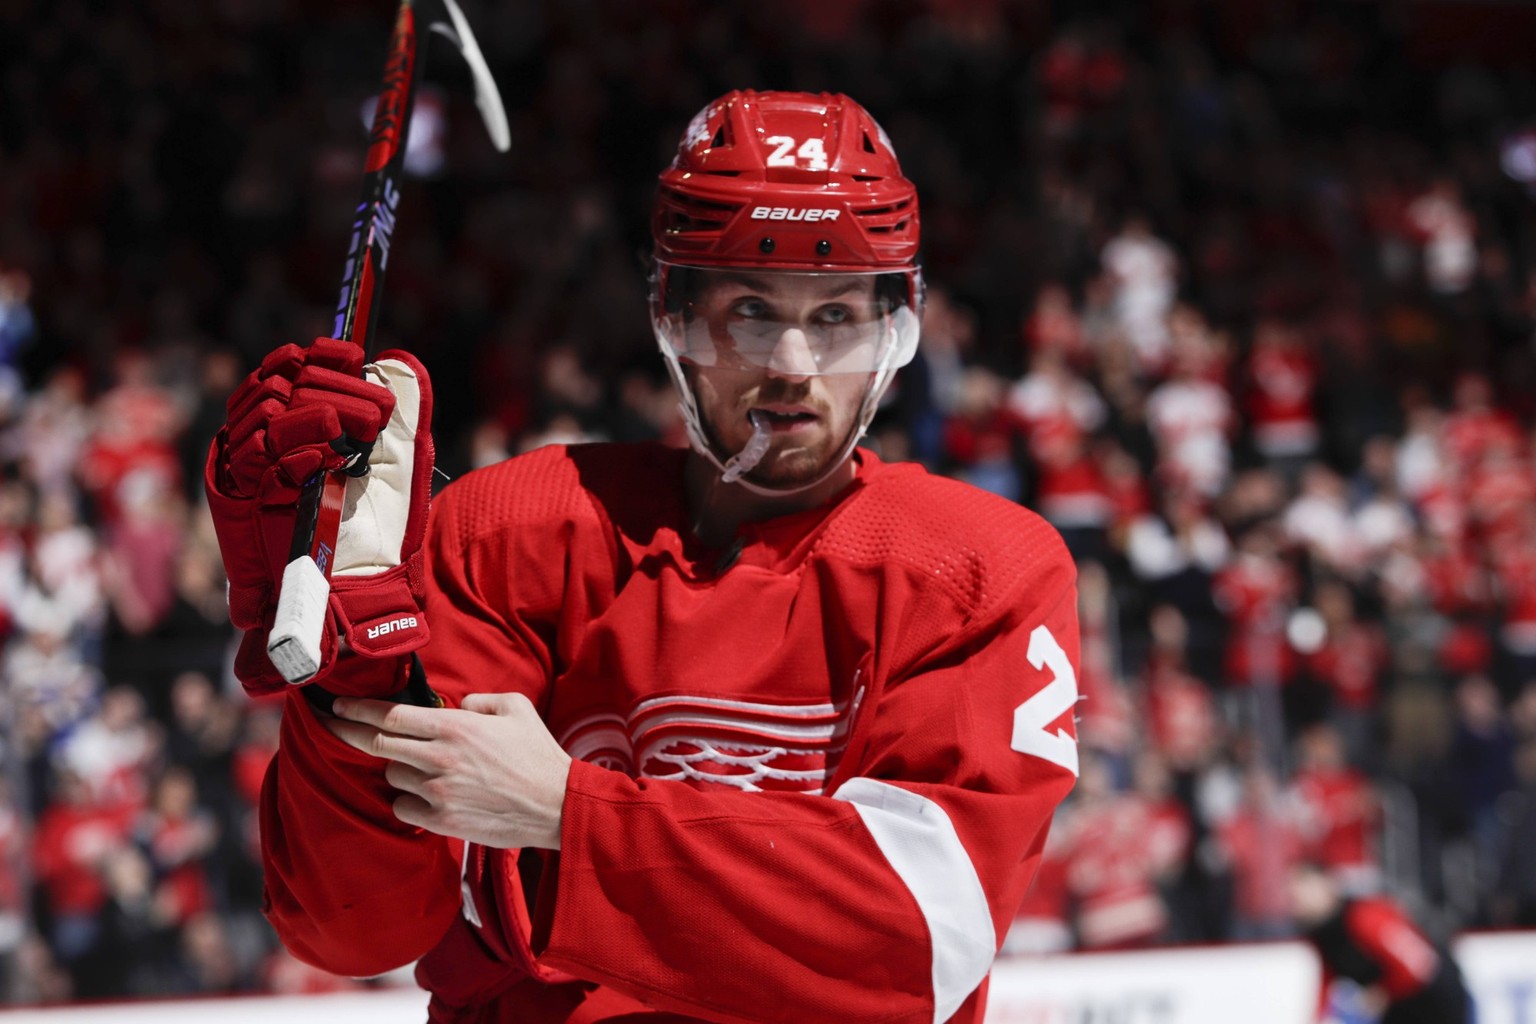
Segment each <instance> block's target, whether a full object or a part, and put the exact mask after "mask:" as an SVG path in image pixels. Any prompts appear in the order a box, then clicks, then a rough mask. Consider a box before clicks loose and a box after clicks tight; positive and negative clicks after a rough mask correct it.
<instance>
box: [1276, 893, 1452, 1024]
mask: <svg viewBox="0 0 1536 1024" xmlns="http://www.w3.org/2000/svg"><path fill="white" fill-rule="evenodd" d="M1290 896H1291V908H1292V913H1293V914H1294V916H1295V918H1296V923H1297V924H1298V925H1299V926H1300V928H1301V930H1302V937H1303V938H1304V939H1306V940H1307V941H1308V942H1310V943H1311V944H1312V947H1313V948H1314V949H1316V950H1317V954H1318V958H1319V959H1320V960H1321V961H1322V966H1323V985H1322V991H1321V993H1320V995H1321V1000H1322V1003H1323V1006H1324V1008H1325V1009H1326V1007H1327V1004H1328V999H1329V990H1330V988H1331V986H1332V983H1333V980H1334V979H1335V978H1348V979H1349V980H1351V981H1353V982H1354V983H1355V984H1357V985H1359V986H1360V987H1361V989H1362V991H1363V996H1364V998H1363V1001H1364V1003H1365V1005H1366V1007H1367V1008H1368V1009H1370V1010H1371V1011H1372V1012H1373V1013H1374V1014H1376V1015H1377V1016H1376V1019H1378V1020H1379V1021H1380V1024H1466V1022H1469V1021H1472V1020H1475V1017H1476V1015H1475V1012H1474V1008H1473V1005H1472V997H1471V995H1470V994H1469V993H1468V991H1467V987H1466V982H1465V981H1464V980H1463V979H1462V975H1461V971H1460V969H1459V968H1458V967H1457V966H1456V961H1455V960H1453V959H1452V958H1451V955H1450V953H1449V952H1448V951H1447V950H1445V949H1444V948H1442V947H1439V946H1437V945H1436V944H1434V943H1432V942H1430V940H1429V939H1427V938H1426V937H1425V936H1424V933H1423V932H1422V931H1420V930H1419V927H1418V926H1417V925H1416V924H1414V922H1413V920H1412V918H1410V917H1409V916H1408V914H1407V913H1406V912H1405V911H1404V910H1403V908H1402V907H1400V906H1398V905H1397V903H1396V902H1394V901H1393V900H1390V899H1387V898H1386V897H1384V896H1360V897H1351V896H1347V895H1345V894H1344V892H1343V891H1342V890H1341V889H1340V887H1339V884H1338V882H1336V881H1335V880H1334V878H1333V877H1332V876H1331V875H1330V874H1329V873H1328V872H1327V871H1325V870H1324V869H1323V868H1322V867H1321V866H1320V865H1318V864H1315V863H1311V862H1303V863H1301V864H1298V865H1297V866H1296V867H1295V868H1294V869H1293V870H1292V872H1291V879H1290Z"/></svg>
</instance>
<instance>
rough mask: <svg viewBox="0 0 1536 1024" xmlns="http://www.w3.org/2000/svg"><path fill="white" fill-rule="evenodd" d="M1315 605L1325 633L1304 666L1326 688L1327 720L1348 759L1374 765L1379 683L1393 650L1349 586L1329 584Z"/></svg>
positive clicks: (1319, 589) (1316, 596)
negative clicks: (1358, 605) (1358, 609)
mask: <svg viewBox="0 0 1536 1024" xmlns="http://www.w3.org/2000/svg"><path fill="white" fill-rule="evenodd" d="M1313 603H1314V605H1315V607H1316V608H1317V612H1318V615H1320V616H1321V617H1322V620H1323V625H1324V628H1325V630H1326V633H1325V635H1324V639H1323V643H1322V646H1321V647H1319V648H1318V649H1317V650H1315V651H1313V652H1311V653H1310V654H1308V655H1307V657H1306V668H1307V671H1308V673H1309V674H1310V675H1311V676H1312V678H1313V679H1314V680H1316V681H1317V682H1318V683H1320V684H1321V685H1322V686H1323V687H1324V688H1325V692H1326V696H1327V701H1328V717H1329V720H1330V721H1332V723H1333V724H1334V726H1335V727H1336V728H1337V729H1338V730H1339V735H1340V737H1341V738H1342V739H1343V742H1344V750H1345V756H1346V757H1347V759H1348V760H1349V761H1350V762H1351V763H1353V764H1370V763H1372V760H1373V759H1374V757H1375V754H1374V751H1375V749H1376V746H1377V744H1378V740H1377V737H1376V734H1375V729H1376V723H1377V711H1378V702H1379V699H1380V687H1381V679H1382V676H1383V674H1384V673H1385V672H1386V669H1387V661H1388V655H1389V651H1388V649H1387V638H1386V635H1385V633H1384V632H1383V631H1382V628H1381V626H1380V625H1379V624H1378V623H1376V622H1374V621H1369V620H1362V619H1361V618H1360V617H1359V616H1358V615H1357V614H1356V610H1355V596H1354V593H1353V592H1352V591H1351V590H1350V589H1349V587H1348V585H1346V584H1344V583H1342V582H1340V581H1338V580H1327V581H1324V582H1323V583H1321V584H1320V585H1319V586H1318V587H1317V591H1316V593H1315V594H1314V596H1313Z"/></svg>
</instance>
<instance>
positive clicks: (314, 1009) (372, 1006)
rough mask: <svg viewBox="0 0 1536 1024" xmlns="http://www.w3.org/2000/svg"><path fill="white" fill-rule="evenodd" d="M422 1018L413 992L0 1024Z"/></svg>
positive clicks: (420, 995) (147, 1006)
mask: <svg viewBox="0 0 1536 1024" xmlns="http://www.w3.org/2000/svg"><path fill="white" fill-rule="evenodd" d="M426 1019H427V994H426V993H425V992H423V991H422V990H421V989H419V988H414V987H412V988H398V989H382V990H379V991H373V992H347V993H340V994H337V995H324V996H246V997H243V998H235V999H178V1000H173V1001H167V1002H150V1001H146V1002H134V1003H98V1004H96V1005H93V1006H71V1007H64V1008H60V1009H48V1010H0V1021H4V1022H5V1024H209V1022H214V1024H277V1022H282V1024H311V1022H320V1024H422V1022H423V1021H425V1020H426Z"/></svg>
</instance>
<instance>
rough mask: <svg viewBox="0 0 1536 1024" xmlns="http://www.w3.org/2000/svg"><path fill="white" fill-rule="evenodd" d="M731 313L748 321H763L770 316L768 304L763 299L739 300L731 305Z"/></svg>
mask: <svg viewBox="0 0 1536 1024" xmlns="http://www.w3.org/2000/svg"><path fill="white" fill-rule="evenodd" d="M731 312H732V313H733V314H734V315H736V316H740V317H746V318H747V319H748V320H761V319H762V318H763V317H765V316H767V315H768V304H767V303H766V302H764V301H763V300H762V299H739V300H738V301H736V302H733V303H732V304H731Z"/></svg>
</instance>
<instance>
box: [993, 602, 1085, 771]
mask: <svg viewBox="0 0 1536 1024" xmlns="http://www.w3.org/2000/svg"><path fill="white" fill-rule="evenodd" d="M1026 656H1027V657H1028V658H1029V663H1030V664H1031V665H1033V666H1034V667H1035V668H1037V669H1041V670H1043V671H1044V672H1046V673H1047V674H1048V675H1049V676H1050V677H1051V681H1050V682H1048V683H1046V684H1045V686H1044V688H1042V689H1041V690H1040V691H1039V692H1038V693H1034V694H1031V695H1030V698H1029V699H1028V700H1026V701H1025V702H1024V703H1023V704H1020V705H1019V706H1018V707H1016V708H1014V709H1013V741H1012V742H1011V743H1009V746H1011V747H1012V748H1013V749H1014V750H1017V751H1018V752H1019V753H1021V754H1031V755H1033V756H1035V757H1043V758H1045V760H1047V761H1050V762H1051V763H1052V764H1059V765H1061V766H1062V767H1063V768H1065V769H1066V770H1067V771H1069V772H1071V773H1072V774H1073V775H1076V774H1077V740H1076V739H1075V738H1074V737H1073V736H1072V734H1071V733H1069V732H1068V731H1067V730H1065V729H1063V728H1061V727H1059V726H1058V727H1057V729H1056V731H1055V732H1050V731H1048V729H1047V727H1048V726H1049V725H1050V724H1051V723H1052V722H1054V721H1056V720H1057V719H1058V718H1060V717H1061V716H1062V715H1064V714H1067V713H1068V712H1070V711H1071V710H1072V709H1073V708H1074V707H1076V706H1077V673H1076V672H1075V671H1073V669H1072V660H1071V659H1070V658H1068V657H1067V652H1066V651H1064V650H1062V649H1061V644H1059V643H1057V642H1056V638H1055V637H1054V636H1052V635H1051V631H1050V630H1049V629H1046V628H1045V626H1043V625H1042V626H1036V627H1035V629H1034V631H1033V632H1032V633H1030V634H1029V651H1028V653H1027V655H1026Z"/></svg>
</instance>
